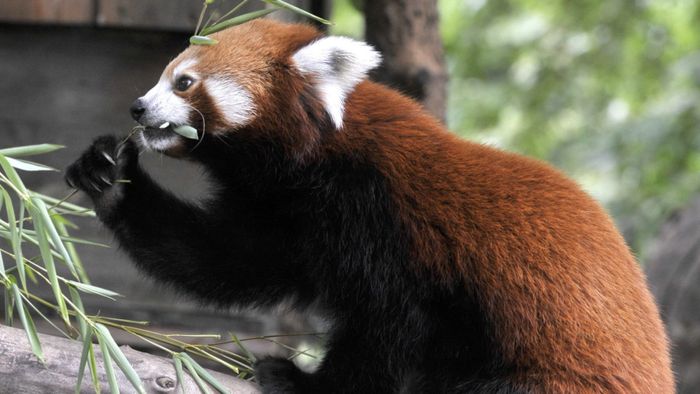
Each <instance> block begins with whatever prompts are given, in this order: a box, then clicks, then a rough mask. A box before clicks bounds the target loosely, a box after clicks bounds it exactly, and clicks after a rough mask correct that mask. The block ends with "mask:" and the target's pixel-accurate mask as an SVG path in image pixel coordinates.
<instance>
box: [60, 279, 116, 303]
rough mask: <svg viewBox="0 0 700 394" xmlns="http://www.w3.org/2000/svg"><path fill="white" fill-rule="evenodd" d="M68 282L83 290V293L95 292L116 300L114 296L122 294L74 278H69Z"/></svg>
mask: <svg viewBox="0 0 700 394" xmlns="http://www.w3.org/2000/svg"><path fill="white" fill-rule="evenodd" d="M66 282H67V283H68V284H70V285H71V286H74V287H75V288H77V289H78V290H80V291H82V292H83V293H90V294H95V295H98V296H102V297H106V298H109V299H111V300H114V297H121V294H119V293H115V292H113V291H112V290H107V289H103V288H101V287H97V286H93V285H88V284H85V283H80V282H76V281H73V280H68V281H66Z"/></svg>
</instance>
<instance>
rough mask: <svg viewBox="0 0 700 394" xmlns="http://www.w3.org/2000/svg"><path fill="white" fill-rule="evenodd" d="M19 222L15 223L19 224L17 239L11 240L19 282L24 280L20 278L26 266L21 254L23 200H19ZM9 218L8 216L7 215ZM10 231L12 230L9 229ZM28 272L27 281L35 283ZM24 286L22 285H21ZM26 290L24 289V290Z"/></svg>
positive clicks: (31, 274) (34, 279)
mask: <svg viewBox="0 0 700 394" xmlns="http://www.w3.org/2000/svg"><path fill="white" fill-rule="evenodd" d="M18 211H19V220H18V221H17V223H19V226H18V228H17V239H14V237H13V239H12V249H13V252H14V254H15V261H16V262H17V272H19V276H20V280H24V279H23V278H22V276H23V275H24V271H25V268H27V266H25V265H24V253H23V252H22V234H23V233H24V213H25V212H26V208H25V206H24V200H19V207H18ZM8 216H9V215H8ZM10 231H12V229H11V228H10ZM28 272H29V275H30V277H29V279H31V280H32V282H34V283H36V278H35V277H34V274H33V272H31V271H28ZM23 286H24V284H23ZM25 290H26V288H25Z"/></svg>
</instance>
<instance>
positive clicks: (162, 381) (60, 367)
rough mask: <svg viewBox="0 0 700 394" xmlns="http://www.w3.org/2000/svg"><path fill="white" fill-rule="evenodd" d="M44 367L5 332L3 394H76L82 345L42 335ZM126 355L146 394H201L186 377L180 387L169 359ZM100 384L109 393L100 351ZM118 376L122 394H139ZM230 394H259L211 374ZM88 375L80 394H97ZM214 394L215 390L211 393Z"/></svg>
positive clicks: (0, 365)
mask: <svg viewBox="0 0 700 394" xmlns="http://www.w3.org/2000/svg"><path fill="white" fill-rule="evenodd" d="M40 339H41V344H42V349H43V351H44V357H45V360H46V363H45V364H41V363H40V362H39V361H38V360H37V359H36V357H35V356H34V355H33V354H32V351H31V347H30V346H29V343H28V341H27V337H26V335H25V333H24V331H23V330H21V329H17V328H11V327H7V326H0V393H13V394H25V393H26V394H30V393H31V394H36V393H72V392H74V391H75V382H76V380H77V376H78V367H79V365H80V355H81V349H82V344H81V343H80V342H78V341H73V340H70V339H66V338H59V337H54V336H49V335H41V336H40ZM122 351H123V352H124V354H125V355H126V357H127V359H129V361H130V362H131V365H132V366H133V367H134V369H135V370H136V372H137V373H138V375H139V377H140V378H141V380H142V382H143V385H144V387H145V389H146V392H147V393H181V392H183V391H181V390H179V387H182V388H184V392H186V393H198V392H199V388H198V386H197V384H196V383H195V382H194V380H193V379H192V378H191V377H190V376H189V375H188V374H187V372H186V371H185V381H184V382H182V385H180V384H178V383H179V382H178V381H177V375H176V373H175V367H174V365H173V362H172V361H171V360H170V359H167V358H163V357H158V356H153V355H150V354H146V353H142V352H138V351H136V350H133V349H131V348H129V347H126V346H123V347H122ZM95 354H96V358H97V364H98V371H100V373H99V378H100V384H101V387H102V389H103V392H107V391H108V387H109V385H108V383H107V379H106V375H105V374H104V367H103V364H102V355H101V353H100V349H99V347H98V346H95ZM115 369H116V371H117V381H118V383H119V389H120V392H121V393H135V392H136V391H135V390H134V388H133V387H132V386H131V384H130V383H129V381H128V380H127V379H126V377H125V376H124V375H123V374H122V373H121V371H119V368H117V367H116V366H115ZM209 372H210V373H211V374H212V375H214V377H215V378H216V379H218V380H219V382H221V383H222V384H223V385H224V386H225V387H227V388H228V389H229V390H230V392H231V393H241V394H242V393H246V394H254V393H258V392H259V391H258V389H257V387H256V386H255V385H254V384H252V383H250V382H246V381H243V380H239V379H236V378H233V377H231V376H228V375H225V374H222V373H219V372H214V371H209ZM94 392H95V389H94V388H93V386H92V380H91V378H90V375H89V371H88V370H86V375H85V377H84V378H83V384H82V388H81V393H94ZM212 392H216V390H214V389H212Z"/></svg>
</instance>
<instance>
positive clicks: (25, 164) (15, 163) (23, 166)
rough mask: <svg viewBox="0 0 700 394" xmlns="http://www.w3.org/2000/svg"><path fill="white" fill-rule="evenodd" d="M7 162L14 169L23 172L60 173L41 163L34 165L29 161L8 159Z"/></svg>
mask: <svg viewBox="0 0 700 394" xmlns="http://www.w3.org/2000/svg"><path fill="white" fill-rule="evenodd" d="M7 162H8V163H10V165H11V166H12V167H14V168H16V169H18V170H23V171H32V172H34V171H58V170H57V169H55V168H53V167H49V166H45V165H43V164H39V163H34V162H33V161H29V160H20V159H13V158H11V157H8V158H7Z"/></svg>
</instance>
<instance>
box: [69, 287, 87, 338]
mask: <svg viewBox="0 0 700 394" xmlns="http://www.w3.org/2000/svg"><path fill="white" fill-rule="evenodd" d="M68 291H69V292H70V299H71V301H72V302H73V305H75V307H76V309H77V310H78V311H80V312H82V313H83V314H85V308H84V307H83V299H82V298H80V293H78V290H77V289H76V288H75V287H73V286H68ZM77 319H78V327H79V328H80V336H81V337H82V338H83V339H84V338H85V337H86V336H87V335H88V334H90V336H92V333H91V332H90V333H89V332H88V325H87V322H85V319H84V318H83V317H82V316H80V314H78V317H77Z"/></svg>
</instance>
